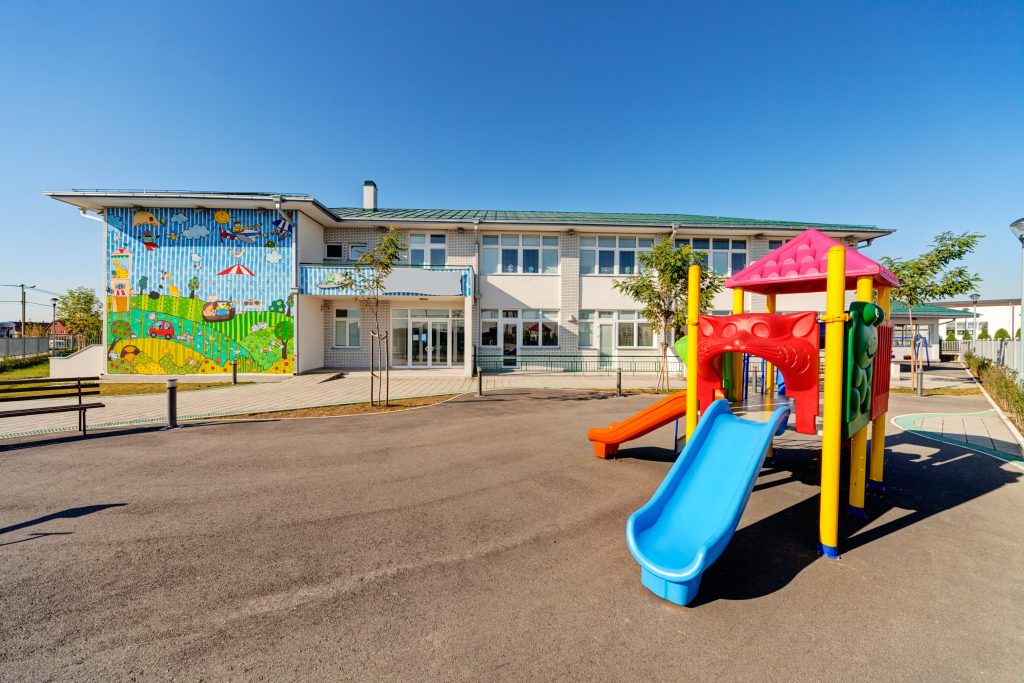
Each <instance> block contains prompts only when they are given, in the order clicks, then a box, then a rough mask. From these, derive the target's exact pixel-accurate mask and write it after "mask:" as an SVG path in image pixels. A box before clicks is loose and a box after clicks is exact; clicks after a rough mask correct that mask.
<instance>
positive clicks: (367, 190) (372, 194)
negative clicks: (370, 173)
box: [363, 180, 377, 211]
mask: <svg viewBox="0 0 1024 683" xmlns="http://www.w3.org/2000/svg"><path fill="white" fill-rule="evenodd" d="M363 209H364V210H366V211H376V210H377V183H375V182H373V181H372V180H367V181H366V182H364V183H363Z"/></svg>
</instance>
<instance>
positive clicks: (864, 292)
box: [847, 277, 873, 517]
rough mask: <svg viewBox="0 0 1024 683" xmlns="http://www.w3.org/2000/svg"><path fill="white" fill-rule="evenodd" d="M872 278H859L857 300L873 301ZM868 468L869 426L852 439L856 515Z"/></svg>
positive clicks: (852, 494) (861, 511)
mask: <svg viewBox="0 0 1024 683" xmlns="http://www.w3.org/2000/svg"><path fill="white" fill-rule="evenodd" d="M872 284H873V282H872V279H871V278H870V277H859V278H857V301H863V302H866V303H871V294H872ZM867 469H868V428H867V426H864V427H861V428H860V429H859V430H857V433H856V434H854V435H853V437H852V438H851V439H850V498H849V508H847V511H848V512H849V513H850V514H851V515H853V516H854V517H866V516H867V515H866V514H865V513H864V486H865V481H866V480H867Z"/></svg>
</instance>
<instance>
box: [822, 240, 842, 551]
mask: <svg viewBox="0 0 1024 683" xmlns="http://www.w3.org/2000/svg"><path fill="white" fill-rule="evenodd" d="M845 294H846V250H845V249H844V248H843V247H842V246H841V245H838V244H837V245H836V246H834V247H832V248H830V249H829V250H828V289H827V293H826V305H825V316H824V321H825V391H824V393H825V410H824V414H823V415H822V438H821V511H820V515H819V522H818V540H819V543H820V545H821V552H822V554H824V555H825V556H826V557H832V558H838V557H839V447H840V445H841V441H842V438H841V434H842V433H841V429H840V427H841V425H840V421H841V420H842V419H843V323H844V322H845V321H846V313H845V312H844V311H843V308H844V306H843V299H844V297H845Z"/></svg>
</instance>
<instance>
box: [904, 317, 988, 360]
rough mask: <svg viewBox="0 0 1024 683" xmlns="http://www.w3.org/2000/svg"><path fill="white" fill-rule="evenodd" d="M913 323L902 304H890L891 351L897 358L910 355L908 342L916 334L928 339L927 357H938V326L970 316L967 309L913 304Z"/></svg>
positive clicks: (939, 340)
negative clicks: (891, 324) (891, 326)
mask: <svg viewBox="0 0 1024 683" xmlns="http://www.w3.org/2000/svg"><path fill="white" fill-rule="evenodd" d="M912 313H913V316H914V324H913V326H911V324H910V312H908V311H907V307H906V306H904V305H903V304H898V303H894V304H893V305H892V323H893V340H892V352H893V354H894V355H895V356H896V357H897V358H901V357H907V356H910V355H911V349H910V342H911V338H912V337H913V336H914V335H915V334H916V335H920V336H923V337H924V338H925V339H927V340H928V342H927V343H928V357H929V358H931V359H933V360H934V359H938V357H939V347H940V345H941V343H942V339H943V337H942V335H941V334H940V332H939V330H940V327H942V326H944V325H946V324H947V323H948V322H949V321H951V320H953V321H956V320H961V319H964V318H969V317H970V316H971V314H970V313H968V312H967V311H961V310H958V309H955V308H945V307H944V306H936V305H934V304H924V305H921V306H915V307H914V309H913V310H912Z"/></svg>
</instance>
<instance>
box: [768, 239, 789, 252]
mask: <svg viewBox="0 0 1024 683" xmlns="http://www.w3.org/2000/svg"><path fill="white" fill-rule="evenodd" d="M788 241H789V240H768V251H775V250H776V249H778V248H779V247H781V246H782V245H783V244H785V243H786V242H788Z"/></svg>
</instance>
